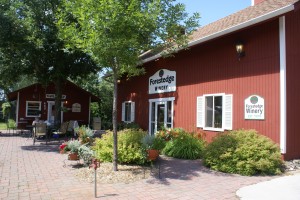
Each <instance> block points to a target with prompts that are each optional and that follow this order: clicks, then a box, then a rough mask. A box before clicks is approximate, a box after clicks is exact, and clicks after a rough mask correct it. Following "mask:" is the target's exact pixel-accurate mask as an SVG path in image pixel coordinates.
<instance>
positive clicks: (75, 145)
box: [67, 140, 81, 160]
mask: <svg viewBox="0 0 300 200" xmlns="http://www.w3.org/2000/svg"><path fill="white" fill-rule="evenodd" d="M80 146H81V144H80V142H79V141H78V140H70V141H69V142H68V145H67V148H68V149H69V150H70V152H69V155H68V159H69V160H79V156H78V149H79V147H80Z"/></svg>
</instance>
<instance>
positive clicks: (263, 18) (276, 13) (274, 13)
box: [142, 4, 294, 64]
mask: <svg viewBox="0 0 300 200" xmlns="http://www.w3.org/2000/svg"><path fill="white" fill-rule="evenodd" d="M292 10H294V5H293V4H292V5H288V6H285V7H282V8H280V9H278V10H275V11H272V12H270V13H267V14H264V15H262V16H259V17H256V18H254V19H251V20H249V21H246V22H243V23H241V24H238V25H235V26H232V27H229V28H227V29H225V30H222V31H219V32H216V33H213V34H211V35H208V36H205V37H203V38H200V39H198V40H195V41H192V42H190V43H188V47H192V46H195V45H197V44H201V43H204V42H206V41H209V40H212V39H215V38H217V37H221V36H223V35H227V34H229V33H232V32H234V31H237V30H240V29H243V28H246V27H249V26H252V25H254V24H258V23H260V22H263V21H266V20H268V19H271V18H274V17H278V16H280V15H282V14H285V13H287V12H290V11H292ZM179 50H182V49H179ZM161 57H162V55H161V54H157V55H155V56H152V57H150V58H147V59H145V60H143V61H142V63H143V64H144V63H147V62H150V61H153V60H156V59H158V58H161Z"/></svg>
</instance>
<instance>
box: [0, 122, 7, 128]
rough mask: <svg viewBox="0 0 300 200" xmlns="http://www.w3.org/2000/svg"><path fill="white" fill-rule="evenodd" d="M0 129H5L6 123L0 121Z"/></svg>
mask: <svg viewBox="0 0 300 200" xmlns="http://www.w3.org/2000/svg"><path fill="white" fill-rule="evenodd" d="M0 130H6V123H4V122H0Z"/></svg>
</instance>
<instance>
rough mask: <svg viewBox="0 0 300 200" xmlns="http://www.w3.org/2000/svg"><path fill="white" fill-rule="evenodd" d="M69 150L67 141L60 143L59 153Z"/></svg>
mask: <svg viewBox="0 0 300 200" xmlns="http://www.w3.org/2000/svg"><path fill="white" fill-rule="evenodd" d="M67 151H68V144H67V143H66V142H63V143H62V144H61V145H59V153H61V154H63V153H66V152H67Z"/></svg>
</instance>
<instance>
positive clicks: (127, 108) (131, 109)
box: [122, 101, 135, 123]
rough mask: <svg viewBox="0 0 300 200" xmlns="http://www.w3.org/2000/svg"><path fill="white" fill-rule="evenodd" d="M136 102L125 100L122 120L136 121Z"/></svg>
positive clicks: (127, 121)
mask: <svg viewBox="0 0 300 200" xmlns="http://www.w3.org/2000/svg"><path fill="white" fill-rule="evenodd" d="M134 113H135V103H134V102H131V101H125V102H123V103H122V121H123V122H126V123H130V122H133V121H134V117H135V116H134Z"/></svg>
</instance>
